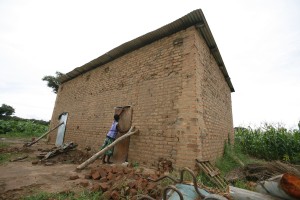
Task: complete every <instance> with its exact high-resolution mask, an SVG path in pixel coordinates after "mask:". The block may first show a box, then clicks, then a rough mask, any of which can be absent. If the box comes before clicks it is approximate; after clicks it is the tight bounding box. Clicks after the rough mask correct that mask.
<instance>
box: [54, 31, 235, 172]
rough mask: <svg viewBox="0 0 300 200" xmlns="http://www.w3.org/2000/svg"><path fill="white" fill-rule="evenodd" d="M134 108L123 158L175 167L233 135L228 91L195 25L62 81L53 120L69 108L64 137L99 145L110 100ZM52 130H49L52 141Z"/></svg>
mask: <svg viewBox="0 0 300 200" xmlns="http://www.w3.org/2000/svg"><path fill="white" fill-rule="evenodd" d="M123 105H131V106H132V107H133V118H132V120H133V121H132V123H133V125H135V126H136V128H138V129H139V130H140V132H139V134H138V135H133V136H132V137H131V138H130V146H129V161H136V162H139V163H140V164H143V165H147V166H153V167H154V166H156V164H157V162H158V159H159V158H161V157H163V158H166V159H169V160H171V161H172V162H173V164H174V165H175V166H176V167H185V166H186V167H192V168H193V167H194V165H195V158H203V159H210V160H214V159H215V158H216V157H217V156H220V155H221V154H222V152H223V147H224V141H225V140H227V139H228V135H230V136H231V137H233V123H232V113H231V93H230V89H229V87H228V85H227V83H226V81H225V79H224V76H223V75H222V73H221V71H220V70H219V68H218V65H217V63H216V62H215V60H214V58H213V57H212V55H211V54H210V51H209V49H208V47H207V45H206V43H205V41H204V39H203V38H202V36H201V35H200V34H199V33H198V32H197V30H196V29H195V27H193V26H192V27H190V28H187V29H186V30H183V31H180V32H177V33H175V34H173V35H171V36H168V37H165V38H163V39H160V40H157V41H155V42H153V43H151V44H148V45H146V46H144V47H142V48H140V49H137V50H135V51H133V52H130V53H128V54H126V55H124V56H122V57H119V58H117V59H115V60H113V61H111V62H109V63H107V64H105V65H102V66H100V67H98V68H95V69H93V70H91V71H89V72H86V73H84V74H82V75H80V76H78V77H76V78H74V79H72V80H69V81H68V82H65V83H64V84H62V85H61V86H60V89H59V91H58V94H57V99H56V102H55V108H54V111H53V116H52V120H51V127H54V126H55V125H57V123H58V120H57V117H58V116H59V114H60V113H62V112H68V113H69V118H68V122H67V128H66V135H65V141H73V142H76V143H78V144H79V147H82V148H84V147H85V146H91V147H92V148H93V150H94V151H96V150H98V148H99V147H100V146H101V145H102V142H103V140H104V138H105V136H106V133H107V131H108V130H109V128H110V126H111V122H112V119H113V113H114V110H113V108H114V107H115V106H123ZM54 139H55V136H54V135H53V136H52V141H54Z"/></svg>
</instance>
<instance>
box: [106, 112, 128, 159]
mask: <svg viewBox="0 0 300 200" xmlns="http://www.w3.org/2000/svg"><path fill="white" fill-rule="evenodd" d="M122 112H123V109H122V110H121V111H120V112H119V114H115V115H114V121H113V123H112V125H111V128H110V130H109V131H108V133H107V134H106V138H105V140H104V143H103V145H102V147H101V150H102V149H104V148H105V147H107V146H108V145H110V144H111V143H113V142H114V141H115V140H116V137H117V135H118V132H119V119H120V115H121V113H122ZM113 153H114V147H112V148H111V149H109V150H107V151H106V152H105V153H104V155H103V157H102V162H103V164H105V163H108V164H111V163H112V162H111V161H110V158H111V157H112V155H113Z"/></svg>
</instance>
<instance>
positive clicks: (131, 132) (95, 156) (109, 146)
mask: <svg viewBox="0 0 300 200" xmlns="http://www.w3.org/2000/svg"><path fill="white" fill-rule="evenodd" d="M137 132H138V130H135V127H134V126H133V127H131V128H130V129H129V131H128V132H127V133H126V134H124V135H122V136H121V137H119V138H118V139H116V140H115V141H114V142H113V143H111V144H110V145H108V146H107V147H105V148H104V149H102V150H101V151H99V152H97V153H96V154H94V155H93V156H92V157H90V158H89V159H88V160H86V161H85V162H83V163H82V164H80V165H79V166H78V167H76V169H78V170H81V169H84V168H85V167H87V166H88V165H89V164H91V163H92V162H94V161H95V160H96V159H97V158H98V157H99V156H101V155H102V154H104V153H105V152H106V151H107V150H109V149H111V148H113V147H114V146H115V145H116V144H117V143H119V142H120V141H122V140H124V139H125V138H127V137H129V136H131V135H133V134H135V133H137Z"/></svg>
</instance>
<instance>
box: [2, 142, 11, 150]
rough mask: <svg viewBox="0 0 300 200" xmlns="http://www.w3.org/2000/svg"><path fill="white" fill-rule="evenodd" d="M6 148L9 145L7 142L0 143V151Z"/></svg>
mask: <svg viewBox="0 0 300 200" xmlns="http://www.w3.org/2000/svg"><path fill="white" fill-rule="evenodd" d="M7 147H9V144H8V143H7V142H0V149H3V148H7Z"/></svg>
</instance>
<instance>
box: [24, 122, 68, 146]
mask: <svg viewBox="0 0 300 200" xmlns="http://www.w3.org/2000/svg"><path fill="white" fill-rule="evenodd" d="M62 124H64V122H62V123H60V124H58V125H57V126H55V127H54V128H53V129H51V130H50V131H48V132H46V133H45V134H43V135H42V136H41V137H39V138H38V139H36V140H34V141H32V142H30V143H25V144H24V147H30V146H31V145H33V144H35V143H37V142H38V141H39V140H41V139H42V138H43V137H45V136H46V135H48V134H49V133H51V132H52V131H54V130H55V129H57V128H58V127H59V126H61V125H62Z"/></svg>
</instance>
